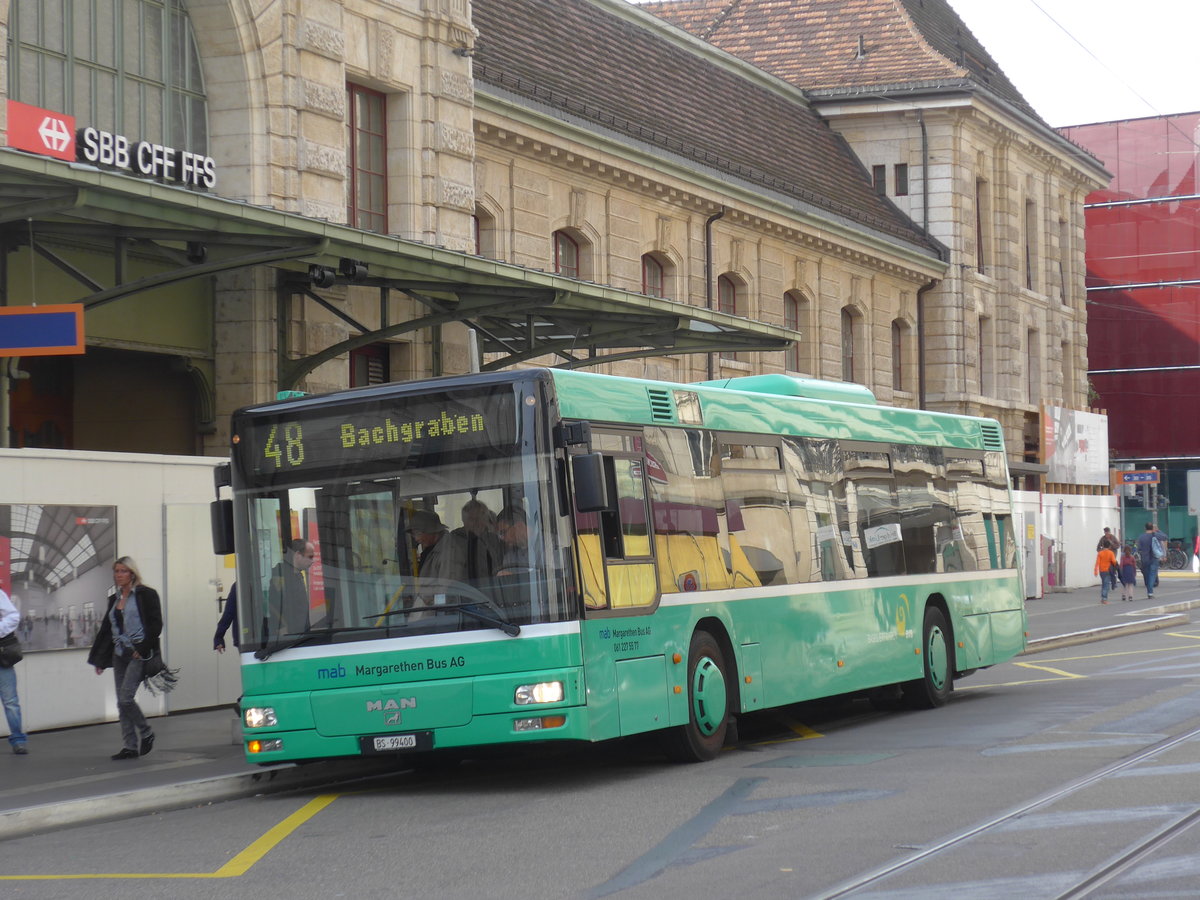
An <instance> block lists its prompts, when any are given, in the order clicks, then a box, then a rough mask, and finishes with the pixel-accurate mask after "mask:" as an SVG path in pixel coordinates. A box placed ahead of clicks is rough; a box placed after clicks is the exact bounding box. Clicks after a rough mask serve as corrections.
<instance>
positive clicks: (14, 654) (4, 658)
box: [0, 631, 25, 669]
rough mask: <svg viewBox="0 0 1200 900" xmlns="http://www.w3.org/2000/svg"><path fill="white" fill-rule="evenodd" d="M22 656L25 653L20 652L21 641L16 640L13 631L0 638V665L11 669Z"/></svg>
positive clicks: (15, 634)
mask: <svg viewBox="0 0 1200 900" xmlns="http://www.w3.org/2000/svg"><path fill="white" fill-rule="evenodd" d="M24 658H25V654H24V653H22V652H21V642H20V641H19V640H17V633H16V632H15V631H14V632H13V633H12V634H6V635H5V636H4V637H2V638H0V667H3V668H5V669H11V668H12V667H13V666H15V665H16V664H17V663H19V662H20V661H21V660H23V659H24Z"/></svg>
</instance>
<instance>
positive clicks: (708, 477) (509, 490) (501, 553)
mask: <svg viewBox="0 0 1200 900" xmlns="http://www.w3.org/2000/svg"><path fill="white" fill-rule="evenodd" d="M218 481H219V484H218V489H220V488H221V487H223V486H224V485H225V484H229V485H230V486H231V488H232V499H231V500H230V499H222V500H218V501H217V504H216V506H215V511H214V533H215V535H216V540H217V543H218V544H226V543H228V540H229V538H230V537H233V539H234V543H235V545H236V552H237V567H238V595H239V597H238V600H239V616H240V622H241V636H240V638H241V651H242V687H243V697H242V701H241V707H242V717H243V728H244V734H245V743H246V753H247V757H248V759H250V760H251V761H252V762H256V763H263V764H269V763H277V762H280V761H285V760H311V759H324V758H333V757H350V756H360V755H370V754H379V753H397V754H406V753H417V754H423V753H427V752H430V751H444V750H448V749H457V750H462V749H464V748H470V747H481V746H485V745H496V744H511V743H518V742H525V741H548V740H571V741H601V740H608V739H610V738H616V737H621V736H624V735H633V734H639V733H644V732H649V731H661V732H662V733H663V737H664V746H665V748H666V750H667V752H668V753H669V755H671V756H672V757H674V758H678V759H682V760H704V759H709V758H711V757H713V756H714V755H715V754H716V753H717V752H718V751H719V750H720V748H721V747H722V745H723V744H724V742H725V739H726V734H727V729H729V728H730V726H731V722H732V721H733V720H734V718H735V717H737V716H738V715H740V714H743V713H748V712H750V711H753V710H762V709H767V708H770V707H778V706H783V705H786V704H793V703H797V702H799V701H804V700H810V699H814V698H818V697H827V696H831V695H841V694H850V693H869V694H870V695H871V696H872V697H873V698H875V699H892V698H894V699H896V700H904V701H907V703H908V704H909V705H912V706H916V707H934V706H939V705H941V704H943V703H944V702H945V701H946V699H947V697H948V695H949V694H950V691H951V689H952V686H953V682H954V679H955V678H957V677H962V676H965V675H967V674H969V673H971V672H972V671H974V670H976V669H978V668H981V667H984V666H990V665H993V664H995V663H998V662H1001V661H1003V660H1007V659H1009V658H1011V657H1013V656H1014V655H1016V654H1017V653H1019V652H1020V651H1021V650H1022V649H1023V648H1024V646H1025V639H1026V625H1027V621H1026V615H1025V609H1024V599H1023V593H1022V591H1021V588H1020V583H1019V578H1018V571H1017V562H1016V542H1015V539H1014V538H1015V535H1014V534H1013V516H1012V507H1011V500H1010V494H1009V490H1008V477H1007V471H1006V464H1005V455H1004V445H1003V439H1002V434H1001V430H1000V427H999V425H998V424H997V423H996V422H994V421H991V420H987V419H978V418H968V417H960V416H952V415H943V414H938V413H932V412H925V411H919V410H908V409H894V408H889V407H885V406H881V405H878V404H877V403H876V402H875V398H874V396H873V395H872V394H871V392H870V391H868V390H867V389H866V388H863V387H860V386H857V385H849V384H841V383H834V382H822V381H815V380H811V379H800V378H792V377H788V376H782V375H762V376H748V377H744V378H735V379H728V380H723V381H716V382H706V383H701V384H671V383H662V382H653V381H642V380H637V379H631V378H620V377H612V376H605V375H597V374H593V373H584V372H576V371H565V370H552V369H525V370H519V371H506V372H499V373H485V374H473V375H464V376H459V377H449V378H439V379H432V380H427V381H420V382H411V383H399V384H388V385H382V386H379V387H370V388H362V389H357V390H350V391H346V392H341V393H336V394H331V395H327V396H313V397H302V398H300V399H291V400H284V401H280V402H275V403H270V404H265V405H260V406H255V407H251V408H247V409H243V410H241V411H239V412H238V413H236V414H235V416H234V418H233V423H232V462H231V466H230V468H229V469H227V470H226V471H225V477H224V478H219V479H218ZM464 507H467V511H466V513H464ZM430 513H433V514H436V517H437V518H433V517H432V516H431V515H430ZM468 520H470V521H468ZM435 540H436V543H437V546H439V547H440V548H441V550H439V551H438V552H439V553H440V554H441V556H442V559H441V562H440V563H439V565H438V566H436V567H434V566H432V565H429V564H427V557H426V554H431V553H432V551H431V550H429V549H427V547H426V545H432V544H433V542H434V541H435ZM443 542H445V543H443ZM228 550H229V548H228V547H218V552H228ZM423 567H424V568H425V569H426V572H425V573H422V568H423ZM431 569H433V570H434V571H432V572H430V571H429V570H431ZM289 593H290V596H288V595H289ZM289 605H290V609H289V608H288V607H289Z"/></svg>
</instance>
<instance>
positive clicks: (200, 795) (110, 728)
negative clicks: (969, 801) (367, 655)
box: [0, 572, 1200, 840]
mask: <svg viewBox="0 0 1200 900" xmlns="http://www.w3.org/2000/svg"><path fill="white" fill-rule="evenodd" d="M1196 607H1200V577H1198V576H1196V575H1193V574H1191V573H1190V572H1188V573H1182V572H1180V573H1175V572H1171V573H1164V576H1163V579H1162V584H1161V585H1160V586H1159V589H1158V590H1157V591H1156V595H1155V600H1154V602H1153V604H1151V603H1150V602H1149V601H1148V600H1147V599H1146V594H1145V591H1144V590H1142V589H1140V588H1139V599H1138V600H1136V601H1135V602H1133V603H1122V602H1121V600H1120V594H1119V593H1118V594H1117V596H1116V598H1115V599H1113V598H1111V597H1110V600H1109V603H1108V605H1106V606H1103V605H1101V604H1100V589H1099V587H1095V588H1081V589H1078V590H1072V591H1065V592H1061V593H1049V594H1047V595H1046V596H1045V597H1042V598H1039V599H1036V600H1030V601H1028V603H1027V604H1026V608H1027V610H1028V613H1029V632H1030V646H1029V650H1027V651H1026V652H1027V653H1037V652H1041V651H1045V650H1050V649H1055V648H1058V647H1064V646H1070V645H1072V644H1078V643H1085V642H1088V641H1096V640H1103V639H1105V638H1109V637H1116V636H1118V635H1122V634H1130V633H1133V632H1137V631H1149V630H1153V629H1156V628H1168V627H1179V626H1181V625H1184V624H1187V623H1188V621H1189V612H1188V611H1189V610H1190V609H1192V608H1196ZM150 723H151V725H152V726H153V727H154V731H155V736H156V739H155V744H154V750H153V752H152V753H150V754H148V755H147V756H145V757H142V758H140V759H134V760H124V761H121V762H115V761H113V760H110V759H109V756H110V755H111V754H112V753H114V752H116V750H117V749H119V747H120V744H121V737H120V729H119V726H118V725H117V723H116V722H109V723H105V724H101V725H87V726H82V727H79V728H64V729H59V730H55V731H44V732H38V733H35V734H32V735H30V738H29V755H28V756H15V755H12V754H9V753H7V752H6V750H7V742H5V744H0V840H3V839H5V838H9V837H14V836H17V835H22V834H29V833H31V832H36V831H44V830H48V829H53V828H61V827H65V826H69V825H77V824H82V823H85V822H95V821H102V820H104V819H114V818H124V817H127V816H129V815H131V814H136V813H145V812H154V811H162V810H167V809H178V808H182V807H186V806H193V805H196V804H201V803H211V802H215V801H220V800H227V799H230V798H233V797H244V796H251V795H253V794H258V793H267V792H272V791H281V790H290V789H297V788H303V787H307V786H315V785H318V784H328V783H329V782H330V781H331V780H333V781H338V780H343V781H344V780H352V779H354V778H360V777H363V776H365V775H368V774H372V773H377V772H380V771H386V770H387V769H389V768H391V769H394V768H395V762H394V761H392V760H387V759H369V760H346V761H338V762H327V763H317V764H314V765H306V766H294V765H282V766H272V767H269V768H261V767H259V766H253V765H250V764H248V763H247V762H246V761H245V758H244V756H243V754H242V746H241V741H240V734H239V733H238V732H237V731H236V723H237V720H236V716H235V714H234V712H233V710H232V709H230V708H221V709H214V710H203V711H199V712H187V713H177V714H175V715H170V716H162V717H158V718H154V719H151V720H150Z"/></svg>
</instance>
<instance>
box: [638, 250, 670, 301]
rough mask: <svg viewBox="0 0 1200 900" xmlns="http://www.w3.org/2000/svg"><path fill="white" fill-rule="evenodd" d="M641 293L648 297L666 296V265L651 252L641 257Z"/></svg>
mask: <svg viewBox="0 0 1200 900" xmlns="http://www.w3.org/2000/svg"><path fill="white" fill-rule="evenodd" d="M642 293H643V294H646V295H647V296H650V297H666V296H667V267H666V266H664V265H663V263H662V262H661V260H659V258H658V257H656V256H655V255H654V254H653V253H647V254H645V255H644V256H643V257H642Z"/></svg>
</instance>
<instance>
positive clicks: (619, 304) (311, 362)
mask: <svg viewBox="0 0 1200 900" xmlns="http://www.w3.org/2000/svg"><path fill="white" fill-rule="evenodd" d="M25 245H31V246H32V248H33V250H34V251H35V252H37V253H38V254H39V255H41V256H42V257H44V258H45V259H47V260H49V261H50V262H51V263H52V264H54V265H55V266H57V267H58V268H60V269H61V270H62V271H64V272H65V273H67V274H68V275H69V276H70V277H71V278H72V279H74V280H75V281H76V282H78V283H79V285H80V296H78V297H72V298H58V302H62V301H63V300H68V299H69V300H71V301H72V302H79V303H82V304H83V305H84V307H85V309H91V308H95V307H97V306H100V305H102V304H106V303H113V302H119V301H120V300H121V299H123V298H125V297H129V296H131V295H134V294H137V293H140V292H143V291H147V290H151V289H154V288H161V287H164V286H167V285H170V284H174V283H179V282H183V281H186V280H189V279H194V278H204V277H207V276H213V275H217V274H219V273H222V272H229V271H233V270H236V269H244V268H248V267H254V266H270V267H272V268H274V269H275V270H277V272H278V278H279V281H278V283H279V287H280V295H281V296H287V295H295V294H302V295H303V296H305V297H306V298H307V299H308V300H309V301H311V302H314V303H316V304H318V305H320V306H322V307H324V308H325V309H327V310H329V311H330V312H331V313H332V314H333V315H335V316H337V317H339V318H340V319H342V320H343V321H345V322H346V324H347V325H348V326H349V327H350V329H351V331H352V332H354V334H353V336H352V337H350V338H348V339H346V340H344V341H340V342H338V343H336V344H333V345H331V346H329V347H326V348H323V349H320V350H319V351H317V352H315V353H312V354H311V355H309V356H306V357H303V358H299V359H295V358H291V354H290V353H289V352H288V348H287V347H286V346H281V347H280V358H279V366H278V368H279V387H280V388H290V387H294V386H295V385H296V384H298V383H299V381H300V380H301V379H302V378H303V376H304V375H305V374H306V373H307V372H309V371H311V370H312V369H314V368H315V367H317V366H319V365H321V364H322V363H324V362H327V361H328V360H330V359H333V358H334V357H337V356H339V355H341V354H343V353H346V352H348V351H349V350H352V349H354V348H356V347H360V346H363V345H366V344H370V343H374V342H376V341H381V340H386V339H388V338H394V337H397V336H399V335H402V334H407V333H410V332H413V331H417V330H419V329H424V328H431V327H435V326H439V325H445V324H448V323H451V322H462V323H464V324H465V325H467V326H469V327H470V328H472V329H473V330H474V331H475V333H476V335H477V336H478V342H479V350H480V353H481V354H482V355H483V356H482V358H483V359H484V360H485V362H484V363H483V365H482V368H483V369H485V370H486V369H497V368H503V367H505V366H508V365H512V364H514V363H517V362H521V361H524V360H530V359H534V358H536V357H542V356H547V355H550V356H553V357H554V358H555V360H556V362H555V363H554V364H555V365H558V366H561V367H566V368H582V367H587V366H592V365H597V364H599V363H605V362H613V361H616V360H622V359H634V358H639V357H654V356H672V355H680V354H687V353H714V352H720V351H738V350H767V351H771V350H774V351H778V350H785V349H787V348H788V347H789V346H791V344H792V342H793V341H794V340H795V339H796V337H797V335H796V333H795V332H793V331H790V330H788V329H784V328H780V327H778V326H774V325H768V324H764V323H760V322H754V321H751V320H749V319H743V318H739V317H737V316H731V315H728V314H725V313H721V312H717V311H715V310H710V309H706V308H703V307H697V306H691V305H688V304H685V303H680V302H677V301H672V300H665V299H662V298H658V297H649V296H646V295H643V294H639V293H635V292H631V291H624V290H619V289H617V288H614V287H610V286H607V285H601V284H594V283H591V282H586V281H580V280H577V279H573V278H566V277H563V276H560V275H556V274H553V273H549V272H543V271H540V270H537V269H530V268H524V267H521V266H516V265H512V264H509V263H504V262H500V261H497V260H491V259H486V258H483V257H479V256H475V255H472V254H469V253H462V252H457V251H453V250H447V249H445V248H441V247H434V246H431V245H428V244H423V243H420V242H416V241H406V240H400V239H398V238H395V237H391V236H389V235H383V234H375V233H371V232H364V231H359V230H357V229H354V228H349V227H347V226H345V225H338V224H333V223H330V222H325V221H321V220H316V219H309V218H305V217H303V216H298V215H295V214H290V213H286V212H281V211H279V210H276V209H272V208H269V207H261V206H254V205H251V204H247V203H242V202H239V201H236V200H228V199H225V198H221V197H216V196H213V195H211V194H203V193H197V192H194V191H189V190H185V189H183V188H178V187H173V186H169V185H164V184H159V183H156V182H152V181H144V180H141V179H136V178H132V177H129V176H126V175H119V174H115V173H112V172H107V171H103V170H100V169H97V168H95V167H93V166H90V165H85V164H79V163H66V162H61V161H58V160H51V159H46V158H44V157H39V156H32V155H27V154H24V153H21V152H19V151H14V150H2V149H0V249H2V250H3V251H4V252H5V253H6V254H9V253H12V252H13V251H14V250H17V249H19V248H20V247H22V246H25ZM64 245H69V246H81V247H87V248H89V249H91V250H93V251H100V252H110V253H111V254H112V255H113V258H114V268H113V271H114V273H116V275H115V279H114V280H115V282H116V283H112V284H103V283H100V282H98V281H97V280H96V278H95V276H94V275H93V274H90V273H85V272H83V271H82V270H81V269H79V268H78V267H77V266H75V265H73V264H72V262H71V261H70V259H69V258H66V257H64V256H63V255H62V253H61V248H62V247H63V246H64ZM132 248H136V249H137V251H138V252H139V253H141V254H151V255H153V256H156V257H158V258H160V259H161V260H162V268H161V270H160V271H158V272H156V273H155V274H153V275H150V276H146V277H142V278H137V279H133V280H123V279H122V278H121V274H120V273H121V272H122V271H124V266H123V260H124V259H125V258H126V256H127V255H128V253H129V252H130V250H131V249H132ZM347 284H353V285H359V286H366V287H371V288H376V289H378V290H379V291H380V296H381V300H384V301H386V299H387V297H388V296H389V293H390V292H400V293H402V294H404V295H406V296H408V297H411V298H412V299H413V300H415V301H417V304H416V306H415V308H417V309H420V310H421V314H420V315H419V316H416V317H415V318H412V319H410V320H409V321H405V322H397V323H389V324H387V325H386V326H385V327H382V328H367V327H366V326H365V325H363V324H362V323H360V322H357V321H355V320H354V319H353V318H352V317H351V316H349V315H347V314H346V313H345V312H344V311H343V310H342V309H341V308H340V304H337V305H335V304H333V303H331V302H329V300H328V299H327V297H326V296H325V295H324V294H323V292H324V291H328V290H329V289H330V288H336V287H338V286H341V285H347ZM2 287H3V289H4V292H5V295H6V296H7V294H8V285H3V286H2ZM164 302H169V301H164ZM281 306H282V303H281ZM383 308H385V309H386V308H387V307H386V305H385V306H384V307H383ZM281 331H286V329H283V330H281Z"/></svg>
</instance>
